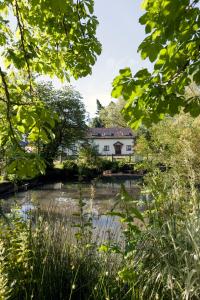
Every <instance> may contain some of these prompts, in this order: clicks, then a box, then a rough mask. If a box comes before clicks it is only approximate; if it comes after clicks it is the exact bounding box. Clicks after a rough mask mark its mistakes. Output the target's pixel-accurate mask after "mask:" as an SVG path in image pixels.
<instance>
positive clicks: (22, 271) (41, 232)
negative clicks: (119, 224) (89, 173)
mask: <svg viewBox="0 0 200 300" xmlns="http://www.w3.org/2000/svg"><path fill="white" fill-rule="evenodd" d="M84 205H85V204H84V202H83V201H82V199H81V197H80V199H79V210H80V211H79V212H78V213H77V214H76V216H74V218H76V220H77V221H76V223H70V224H69V223H68V222H66V219H64V218H63V219H60V220H58V219H56V220H54V219H53V218H51V217H49V213H48V217H47V218H44V217H42V216H41V215H39V216H38V214H37V213H36V214H34V215H32V217H34V218H33V220H34V222H33V221H31V218H28V219H27V220H26V221H25V220H23V219H22V218H21V217H20V216H19V214H16V211H14V212H13V213H12V214H11V215H10V216H9V221H8V222H5V221H4V220H3V219H0V241H1V244H0V245H1V250H2V251H1V252H0V253H1V261H0V263H1V265H0V266H1V270H2V272H1V274H0V279H1V281H0V282H1V284H2V283H3V285H1V287H2V286H3V288H2V289H1V290H0V293H1V294H2V295H3V298H2V299H20V300H21V299H71V300H72V299H74V300H75V299H83V300H84V299H85V300H86V299H99V300H104V299H106V298H109V299H116V298H117V297H120V299H123V297H124V296H126V293H127V285H126V284H125V283H123V282H122V281H121V280H116V276H117V270H118V267H119V265H120V261H114V259H113V255H112V254H111V253H105V252H104V253H102V252H100V251H99V250H98V249H99V243H98V239H95V238H92V234H91V233H92V231H91V230H92V229H93V227H92V224H91V222H90V220H89V219H88V216H86V215H85V214H84V212H83V207H84ZM40 213H41V212H40ZM3 293H4V294H3ZM126 299H131V298H130V297H129V298H126Z"/></svg>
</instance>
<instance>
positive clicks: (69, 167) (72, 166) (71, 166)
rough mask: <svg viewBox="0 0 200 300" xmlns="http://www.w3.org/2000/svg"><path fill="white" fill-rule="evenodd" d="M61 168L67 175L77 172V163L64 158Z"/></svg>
mask: <svg viewBox="0 0 200 300" xmlns="http://www.w3.org/2000/svg"><path fill="white" fill-rule="evenodd" d="M63 169H64V170H65V171H66V172H67V175H76V174H78V165H77V163H76V162H75V161H74V160H65V161H64V162H63Z"/></svg>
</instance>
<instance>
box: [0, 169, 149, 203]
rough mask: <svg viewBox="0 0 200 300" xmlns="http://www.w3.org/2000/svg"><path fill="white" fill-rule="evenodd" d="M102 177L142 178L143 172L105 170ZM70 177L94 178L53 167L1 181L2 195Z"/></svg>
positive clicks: (88, 179) (83, 179) (74, 178)
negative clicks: (33, 175) (42, 172)
mask: <svg viewBox="0 0 200 300" xmlns="http://www.w3.org/2000/svg"><path fill="white" fill-rule="evenodd" d="M98 177H100V178H102V179H104V178H105V179H106V178H116V179H124V180H126V179H140V178H142V177H143V175H142V174H138V173H135V174H128V173H123V172H120V173H110V172H104V173H103V174H102V175H100V176H98ZM66 179H68V180H69V181H77V182H78V181H80V180H81V181H86V182H87V181H91V180H92V179H94V178H91V177H88V178H87V177H82V178H80V177H79V176H78V175H73V176H69V174H67V172H66V171H65V170H62V169H53V170H49V171H47V173H46V174H45V175H41V176H38V177H36V178H33V179H30V180H24V181H21V182H18V183H14V182H9V181H5V182H1V183H0V197H4V196H7V195H10V194H13V193H16V192H21V191H26V190H28V189H32V188H34V187H37V186H40V185H43V184H45V183H52V182H57V181H62V180H66Z"/></svg>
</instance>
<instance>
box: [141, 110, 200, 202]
mask: <svg viewBox="0 0 200 300" xmlns="http://www.w3.org/2000/svg"><path fill="white" fill-rule="evenodd" d="M199 125H200V116H199V117H196V118H193V117H191V116H190V115H189V114H183V113H181V114H179V115H178V116H176V117H175V118H170V117H168V118H165V120H163V121H161V122H159V123H158V124H154V125H153V126H151V127H150V128H149V131H148V135H146V134H145V133H144V134H141V135H140V137H139V138H138V139H137V144H136V149H135V150H136V153H137V154H139V155H141V156H142V157H143V162H142V168H143V169H146V170H148V172H147V175H146V180H145V181H146V183H148V187H149V189H150V190H151V191H152V195H153V198H154V199H158V198H159V199H165V200H166V199H169V201H171V200H173V198H176V200H180V203H181V202H182V201H184V202H187V203H188V204H189V203H191V200H192V199H193V197H194V196H196V194H195V190H196V188H197V187H198V184H199V180H200V174H199V167H200V157H199V151H200V144H199V139H200V127H199Z"/></svg>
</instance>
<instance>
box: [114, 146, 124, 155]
mask: <svg viewBox="0 0 200 300" xmlns="http://www.w3.org/2000/svg"><path fill="white" fill-rule="evenodd" d="M121 154H122V145H115V155H121Z"/></svg>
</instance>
